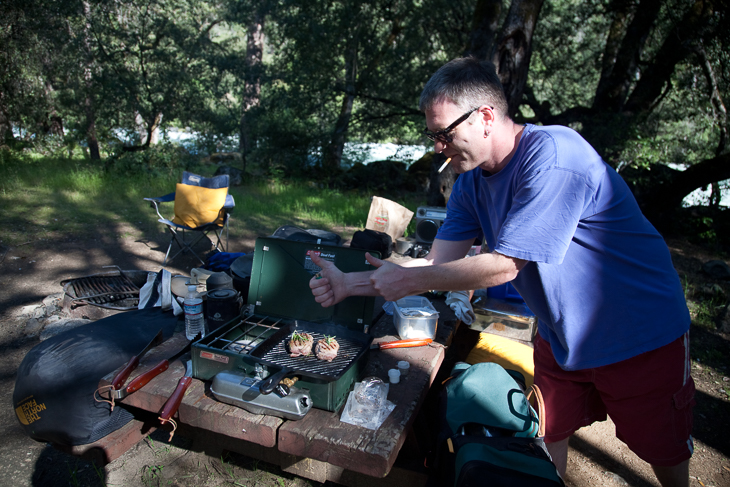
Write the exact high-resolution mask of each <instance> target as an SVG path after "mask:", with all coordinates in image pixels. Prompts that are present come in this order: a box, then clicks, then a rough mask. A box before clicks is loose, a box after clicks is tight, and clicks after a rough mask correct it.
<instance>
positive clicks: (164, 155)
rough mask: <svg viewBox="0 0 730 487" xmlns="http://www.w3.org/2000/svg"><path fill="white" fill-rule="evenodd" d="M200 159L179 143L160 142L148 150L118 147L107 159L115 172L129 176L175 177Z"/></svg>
mask: <svg viewBox="0 0 730 487" xmlns="http://www.w3.org/2000/svg"><path fill="white" fill-rule="evenodd" d="M198 161H199V157H197V156H194V155H193V154H190V153H189V152H188V151H187V150H186V149H184V148H182V147H180V146H179V145H177V144H173V143H160V144H156V145H153V146H150V147H149V148H148V149H146V150H140V151H133V152H130V151H125V150H124V149H123V148H122V147H118V148H117V151H116V152H115V153H114V154H112V155H111V156H110V157H109V158H108V159H107V160H106V166H107V168H109V169H111V170H113V171H114V172H115V173H118V174H123V175H129V176H135V175H149V176H155V177H156V176H162V177H174V175H176V174H181V173H182V171H183V170H186V169H192V168H194V167H195V165H196V164H197V163H198Z"/></svg>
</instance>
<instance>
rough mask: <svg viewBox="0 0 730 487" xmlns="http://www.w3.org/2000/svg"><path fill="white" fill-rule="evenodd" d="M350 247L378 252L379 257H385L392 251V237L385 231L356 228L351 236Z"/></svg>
mask: <svg viewBox="0 0 730 487" xmlns="http://www.w3.org/2000/svg"><path fill="white" fill-rule="evenodd" d="M350 247H352V248H353V249H363V250H372V251H374V252H380V256H381V257H380V258H381V259H387V258H388V257H390V255H391V254H392V253H393V239H392V238H391V237H390V235H388V234H387V233H384V232H379V231H377V230H369V229H365V230H358V231H357V232H355V234H354V235H353V236H352V242H350Z"/></svg>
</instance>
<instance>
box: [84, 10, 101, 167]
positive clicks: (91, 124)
mask: <svg viewBox="0 0 730 487" xmlns="http://www.w3.org/2000/svg"><path fill="white" fill-rule="evenodd" d="M83 8H84V17H85V19H86V22H85V24H84V31H83V36H84V37H83V42H84V50H85V51H86V52H85V54H86V57H85V59H84V60H83V63H84V65H83V73H84V91H85V96H84V114H85V115H86V142H87V144H88V145H89V154H90V156H91V160H92V161H98V160H100V159H101V154H100V153H99V140H98V139H97V137H96V112H95V111H94V99H93V83H92V80H91V79H92V76H93V73H92V66H93V64H94V62H93V61H94V56H93V54H92V52H91V42H90V41H89V38H90V37H91V20H90V19H91V7H90V6H89V2H88V1H84V3H83Z"/></svg>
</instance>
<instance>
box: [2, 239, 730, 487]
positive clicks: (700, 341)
mask: <svg viewBox="0 0 730 487" xmlns="http://www.w3.org/2000/svg"><path fill="white" fill-rule="evenodd" d="M151 237H152V240H150V239H149V237H146V236H144V235H140V234H139V233H138V232H134V231H125V230H119V231H118V232H115V234H109V235H106V236H100V237H97V238H88V239H87V238H85V239H78V240H77V239H67V240H65V241H53V242H50V241H34V242H27V243H25V244H22V245H18V246H16V247H12V248H10V247H7V246H3V244H2V241H1V240H0V401H1V404H2V407H0V427H1V428H2V429H1V430H0V431H1V432H2V433H0V434H2V438H3V441H2V442H0V485H14V486H24V485H33V486H64V485H72V486H73V485H82V486H92V485H110V486H112V485H113V486H136V485H176V486H200V485H206V486H218V485H245V486H253V485H258V486H269V485H270V486H292V487H294V486H305V485H310V486H314V485H320V484H318V483H316V482H312V481H308V480H305V479H302V478H297V477H294V476H292V475H290V474H286V473H282V472H281V471H280V470H279V469H278V468H277V467H275V466H272V465H268V464H265V463H262V462H256V461H254V460H251V459H247V458H245V457H241V456H240V455H235V454H229V453H226V452H220V451H215V450H214V449H213V450H210V449H207V450H202V449H201V448H198V447H197V446H196V445H192V444H191V443H190V442H189V441H188V440H186V439H185V438H184V437H182V436H180V435H176V437H175V439H174V441H173V442H172V443H170V442H169V441H167V435H166V434H161V433H160V432H158V433H155V434H153V435H151V436H150V437H148V438H147V439H146V440H144V441H142V442H140V443H139V444H137V446H136V447H134V448H132V449H131V450H129V451H128V452H127V453H126V454H124V455H123V456H122V457H120V458H119V459H117V460H115V461H114V462H112V463H111V464H109V465H107V466H105V467H98V466H96V465H93V464H90V463H87V462H85V461H82V460H79V459H76V458H74V457H72V456H69V455H66V454H64V453H61V452H59V451H57V450H55V449H54V448H52V447H51V446H50V445H48V444H44V443H38V442H35V441H33V440H31V439H29V438H28V437H27V436H26V435H25V433H24V432H23V430H22V429H21V427H20V424H19V422H18V419H17V418H16V416H15V413H14V411H13V405H12V394H13V389H14V386H15V376H16V371H17V367H18V365H19V364H20V362H21V361H22V359H23V357H24V356H25V355H26V353H27V352H28V351H29V350H30V349H31V348H32V347H33V346H34V345H36V344H37V343H39V341H40V338H39V337H40V335H41V333H42V331H43V330H44V329H45V330H50V329H52V327H53V323H52V322H51V321H52V320H54V319H57V318H49V317H47V316H45V315H43V313H41V312H39V311H37V310H39V309H41V308H42V306H43V305H45V308H46V309H48V310H51V308H52V307H53V301H54V296H56V295H58V294H59V293H61V291H62V287H61V285H60V282H61V281H62V280H64V279H69V278H74V277H81V276H86V275H91V274H96V273H100V272H104V271H106V270H107V269H104V266H110V265H116V266H119V267H120V268H121V269H125V270H131V269H143V270H148V271H158V270H159V269H160V268H161V262H162V258H163V256H164V248H162V243H163V239H164V237H163V235H162V234H158V235H155V236H151ZM668 243H669V245H670V248H671V249H672V252H673V256H674V259H675V265H676V266H677V268H678V270H679V272H680V274H681V275H683V274H687V275H689V276H691V277H690V278H688V279H693V280H695V281H696V282H706V284H707V285H708V286H714V285H717V286H716V287H715V290H717V289H720V291H718V292H722V293H724V294H723V295H724V302H725V303H727V301H728V296H730V295H729V294H728V289H730V286H729V285H728V282H727V281H713V280H712V279H710V278H709V277H707V276H705V275H703V274H702V273H701V267H702V263H704V262H707V261H708V260H711V259H714V258H717V257H716V256H713V255H711V254H708V253H706V252H704V251H703V250H702V249H701V248H700V247H695V246H692V245H689V244H687V243H686V242H684V241H681V240H671V241H669V242H668ZM252 247H253V239H252V236H248V237H247V238H239V239H232V241H231V246H230V248H229V250H230V251H232V252H246V251H250V250H251V249H252ZM172 264H173V265H171V266H168V270H170V271H171V272H173V273H182V274H186V275H187V274H189V272H190V269H191V268H192V267H195V266H197V264H196V262H195V261H194V260H192V259H191V258H189V257H181V258H178V259H176V260H175V261H174V262H173V263H172ZM34 310H36V311H34ZM29 313H30V315H29ZM32 313H36V314H35V316H33V315H32ZM692 340H693V345H692V347H693V348H692V350H693V354H695V351H697V353H698V354H699V355H701V356H702V357H710V358H713V357H714V360H715V364H712V365H713V367H708V366H706V365H705V364H704V362H700V363H697V362H696V361H693V374H694V378H695V381H696V384H697V389H698V393H697V397H696V400H697V406H696V408H695V427H694V438H695V455H694V457H693V459H692V461H691V463H690V475H691V479H690V485H691V486H693V487H694V486H704V487H710V486H715V487H720V486H730V459H729V458H728V457H729V456H730V440H729V439H728V438H729V437H730V401H729V400H728V396H727V391H728V389H730V384H728V381H730V379H728V376H729V375H730V371H728V370H727V368H726V367H727V364H728V363H730V336H728V334H723V333H721V332H719V331H716V330H708V329H706V328H703V329H699V330H694V329H693V331H692ZM717 363H720V364H721V365H716V364H717ZM570 446H571V450H570V456H569V464H568V474H567V478H566V483H567V484H568V485H569V486H571V487H578V486H623V485H630V486H639V487H644V486H656V485H658V483H657V482H656V480H655V479H654V476H653V474H652V472H651V470H650V468H649V467H648V466H647V465H646V464H644V463H643V462H642V461H641V460H639V459H638V458H637V457H636V456H635V455H634V454H633V453H632V452H631V451H630V450H628V448H627V447H626V446H625V445H624V444H623V443H621V442H620V441H618V440H617V439H616V438H615V436H614V427H613V424H612V423H611V422H610V420H609V421H607V422H604V423H598V424H595V425H593V426H591V427H590V428H585V429H583V430H581V431H580V432H579V433H578V434H577V435H576V436H575V437H574V438H573V439H572V440H571V444H570Z"/></svg>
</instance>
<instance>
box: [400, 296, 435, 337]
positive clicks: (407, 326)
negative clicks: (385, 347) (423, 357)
mask: <svg viewBox="0 0 730 487" xmlns="http://www.w3.org/2000/svg"><path fill="white" fill-rule="evenodd" d="M438 318H439V313H438V311H436V308H434V307H433V305H432V304H431V301H429V300H428V299H426V298H424V297H422V296H406V297H405V298H402V299H399V300H398V301H396V302H395V312H394V313H393V322H394V323H395V328H396V330H398V336H400V337H401V338H402V339H407V338H434V337H435V336H436V324H437V323H438Z"/></svg>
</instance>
